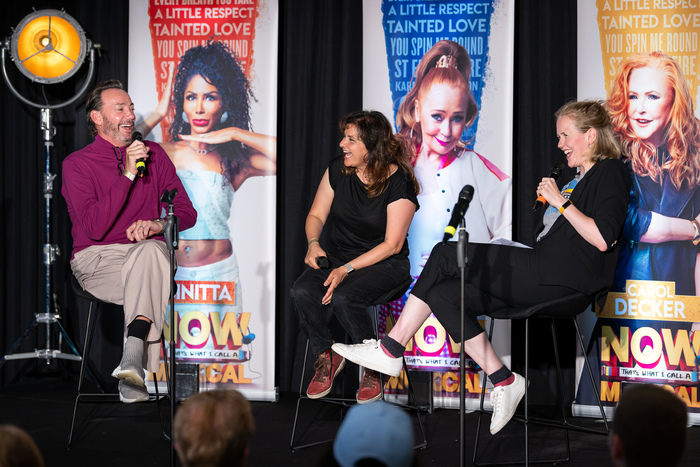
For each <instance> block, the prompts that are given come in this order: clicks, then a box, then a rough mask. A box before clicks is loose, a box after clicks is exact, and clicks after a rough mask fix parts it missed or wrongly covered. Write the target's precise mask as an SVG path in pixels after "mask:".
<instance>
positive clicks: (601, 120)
mask: <svg viewBox="0 0 700 467" xmlns="http://www.w3.org/2000/svg"><path fill="white" fill-rule="evenodd" d="M556 117H557V139H558V140H559V144H558V147H559V149H561V150H562V151H563V152H564V154H565V155H566V160H567V163H568V165H569V167H571V168H576V169H577V172H578V173H577V175H576V177H574V179H573V180H571V181H569V182H568V183H567V184H566V185H565V186H564V188H563V189H562V190H559V188H558V187H557V184H556V182H555V181H554V179H553V178H550V177H545V178H543V179H542V181H541V182H540V184H539V185H538V187H537V194H538V195H542V196H544V197H545V199H546V200H547V201H548V202H549V206H548V207H547V209H546V210H545V213H544V216H543V223H542V224H541V225H540V227H539V228H538V229H537V241H536V242H535V246H534V248H517V247H514V246H506V245H496V244H477V243H470V244H469V245H468V247H467V251H468V255H467V256H468V258H469V264H468V267H467V268H466V271H465V281H464V282H465V315H464V317H465V324H466V332H465V336H464V342H463V349H464V350H465V351H466V353H467V354H468V355H469V356H470V357H471V358H472V359H473V360H474V361H475V362H476V363H477V364H478V365H479V367H480V368H481V369H483V370H484V372H485V373H486V374H487V375H488V377H489V380H491V383H492V384H493V385H494V389H493V390H492V391H491V403H492V405H493V415H492V417H491V427H490V430H491V433H492V434H495V433H497V432H498V431H499V430H500V429H501V428H503V427H504V426H505V424H506V423H508V421H509V420H510V419H511V417H512V416H513V414H514V413H515V409H516V407H517V405H518V403H519V401H520V399H521V398H522V396H523V394H524V393H525V385H526V382H525V380H524V378H523V377H522V376H520V375H518V374H516V373H512V372H511V371H510V370H509V369H508V368H507V367H506V366H505V365H504V364H503V362H502V361H501V360H500V358H499V357H498V355H497V354H496V352H495V351H494V349H493V347H492V346H491V343H490V342H489V340H488V338H487V337H486V333H485V332H484V330H483V328H482V327H481V325H480V324H479V322H478V321H477V316H479V315H483V314H487V315H488V314H489V313H490V312H492V311H494V310H496V309H498V308H502V307H505V306H516V307H525V306H531V305H535V304H537V303H541V302H544V301H547V300H553V299H556V298H560V297H565V296H567V295H571V294H572V293H574V292H575V291H580V292H583V293H585V294H587V295H591V296H595V297H596V299H597V300H598V303H599V304H602V303H604V300H605V294H606V293H607V289H608V287H609V286H610V284H611V283H612V279H613V273H614V271H615V262H616V260H617V255H618V250H619V248H617V241H618V239H619V238H620V234H621V232H622V227H623V224H624V222H625V214H626V212H627V205H628V204H629V187H630V180H629V174H628V173H627V169H626V168H625V166H624V164H623V163H622V162H620V160H619V157H620V146H619V144H618V142H617V140H616V139H615V137H614V135H613V132H612V128H611V126H610V118H609V116H608V112H607V110H606V109H605V107H604V106H603V105H602V103H601V102H596V101H582V102H571V103H569V104H566V105H564V106H563V107H562V108H561V109H559V110H558V111H557V113H556ZM460 288H461V278H460V270H459V268H458V266H457V255H456V248H455V244H454V242H448V244H446V245H442V244H438V245H437V246H436V247H435V248H433V251H432V253H431V254H430V257H429V258H428V262H427V263H426V265H425V267H424V269H423V272H422V273H421V275H420V277H419V278H418V280H417V281H416V285H415V286H414V287H413V289H412V291H411V295H410V296H409V298H408V300H407V301H406V305H405V306H404V308H403V312H402V313H401V316H400V317H399V320H398V321H397V322H396V325H395V326H394V327H393V328H392V330H391V331H390V332H389V334H388V335H387V336H386V337H384V338H383V339H382V341H381V342H377V341H368V342H366V343H363V344H359V345H352V346H348V345H343V344H335V345H333V351H335V352H338V353H339V354H341V355H343V356H345V357H346V358H347V359H349V360H351V361H353V362H356V363H359V364H361V365H365V367H368V368H372V369H374V370H377V371H381V372H382V373H386V374H390V375H393V376H396V375H398V374H399V372H400V371H401V364H402V360H401V357H402V356H403V353H404V350H405V346H406V344H407V343H408V341H409V340H410V338H411V337H412V336H413V335H414V334H415V333H416V331H417V330H418V329H419V328H420V326H421V325H422V324H423V322H424V321H425V319H427V318H428V317H429V316H430V313H431V312H433V313H435V316H436V317H437V319H438V320H440V323H441V324H442V325H443V326H444V327H445V329H446V330H447V332H448V333H449V334H450V336H452V338H453V340H454V341H456V342H458V341H459V340H460V321H461V315H460V311H461V307H460V302H461V300H460Z"/></svg>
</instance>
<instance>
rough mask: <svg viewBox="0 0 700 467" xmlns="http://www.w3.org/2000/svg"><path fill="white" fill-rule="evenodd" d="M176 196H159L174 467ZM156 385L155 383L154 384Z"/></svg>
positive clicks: (172, 461)
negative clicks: (166, 272) (163, 209)
mask: <svg viewBox="0 0 700 467" xmlns="http://www.w3.org/2000/svg"><path fill="white" fill-rule="evenodd" d="M175 196H177V188H173V189H172V190H170V191H168V189H167V188H166V189H165V191H163V196H161V198H160V200H161V202H164V203H168V215H167V216H166V218H165V229H164V234H165V245H166V246H167V247H168V252H169V253H170V336H169V340H170V346H169V349H170V365H171V371H170V378H168V380H169V382H170V387H169V388H168V390H169V392H170V465H171V466H172V467H175V457H176V456H175V442H174V436H173V421H174V420H175V406H176V404H177V396H176V392H175V391H176V385H177V383H176V381H175V380H176V376H175V375H176V374H177V372H176V371H175V365H176V363H175V326H176V323H175V290H176V285H175V250H177V248H178V242H179V229H178V224H179V220H178V218H177V217H176V216H175V207H174V206H173V200H174V199H175ZM165 372H166V375H167V374H168V365H165ZM156 384H157V382H156Z"/></svg>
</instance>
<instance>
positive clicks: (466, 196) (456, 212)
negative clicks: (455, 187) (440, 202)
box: [442, 185, 474, 243]
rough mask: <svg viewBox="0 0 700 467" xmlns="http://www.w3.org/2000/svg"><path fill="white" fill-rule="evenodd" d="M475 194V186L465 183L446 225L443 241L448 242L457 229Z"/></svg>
mask: <svg viewBox="0 0 700 467" xmlns="http://www.w3.org/2000/svg"><path fill="white" fill-rule="evenodd" d="M472 196H474V187H473V186H471V185H464V187H463V188H462V191H460V192H459V199H457V202H456V203H455V207H454V209H452V217H450V223H449V224H447V227H445V235H444V236H443V237H442V243H445V242H447V240H449V239H451V238H452V236H453V235H454V234H455V232H456V231H457V226H458V225H459V221H460V220H462V218H463V217H464V213H466V212H467V208H468V207H469V203H470V202H471V200H472Z"/></svg>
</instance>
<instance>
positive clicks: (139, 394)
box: [119, 381, 150, 404]
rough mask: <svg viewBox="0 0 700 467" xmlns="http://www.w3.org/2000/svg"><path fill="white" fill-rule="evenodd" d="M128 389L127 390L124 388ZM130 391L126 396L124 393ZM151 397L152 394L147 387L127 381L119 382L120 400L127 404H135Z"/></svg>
mask: <svg viewBox="0 0 700 467" xmlns="http://www.w3.org/2000/svg"><path fill="white" fill-rule="evenodd" d="M124 389H126V390H124ZM125 392H126V393H128V396H125V395H124V393H125ZM149 399H150V394H149V393H148V391H147V390H146V389H145V388H141V387H140V386H136V385H133V384H130V383H127V382H125V381H121V382H120V383H119V400H120V401H122V402H123V403H125V404H133V403H135V402H145V401H147V400H149Z"/></svg>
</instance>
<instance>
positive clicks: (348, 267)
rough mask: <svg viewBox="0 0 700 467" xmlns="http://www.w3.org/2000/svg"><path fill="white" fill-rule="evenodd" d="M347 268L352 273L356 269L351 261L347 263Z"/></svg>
mask: <svg viewBox="0 0 700 467" xmlns="http://www.w3.org/2000/svg"><path fill="white" fill-rule="evenodd" d="M345 269H346V270H347V271H348V274H350V273H351V272H353V271H354V270H355V268H353V267H352V264H350V263H345Z"/></svg>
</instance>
